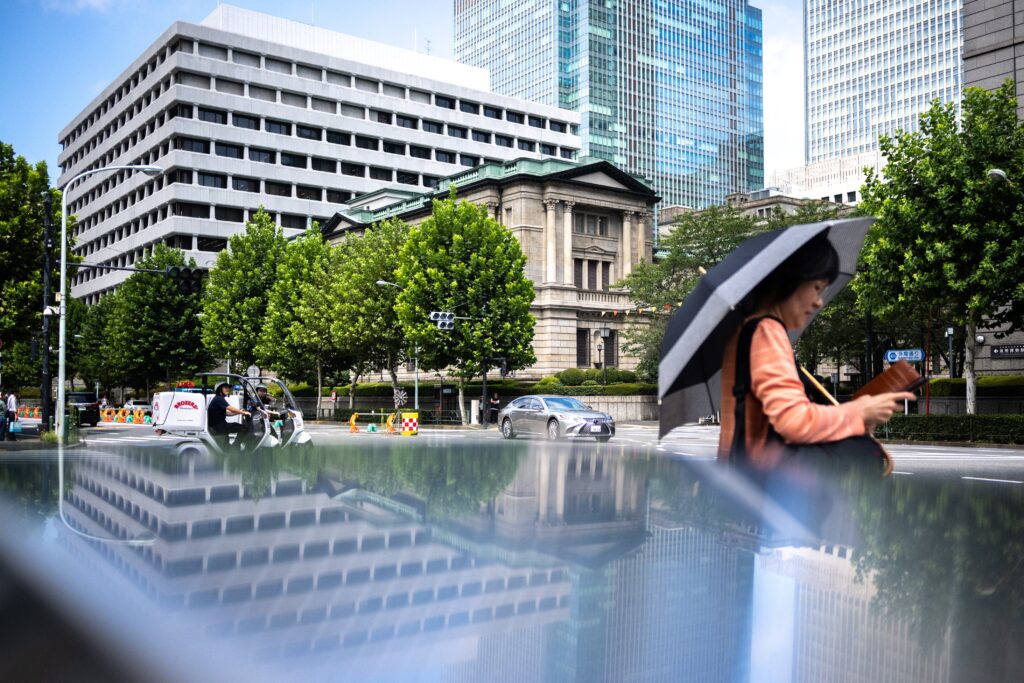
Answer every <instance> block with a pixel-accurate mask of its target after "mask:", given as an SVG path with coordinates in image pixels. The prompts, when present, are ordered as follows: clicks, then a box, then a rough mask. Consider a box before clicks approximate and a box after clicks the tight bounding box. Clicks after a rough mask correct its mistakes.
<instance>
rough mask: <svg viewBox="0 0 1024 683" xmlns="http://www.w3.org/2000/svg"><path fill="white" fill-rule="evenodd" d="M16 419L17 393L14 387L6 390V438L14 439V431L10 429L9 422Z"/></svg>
mask: <svg viewBox="0 0 1024 683" xmlns="http://www.w3.org/2000/svg"><path fill="white" fill-rule="evenodd" d="M17 419H18V394H17V392H16V391H15V390H14V389H11V390H10V391H8V392H7V424H6V425H5V429H6V432H7V440H8V441H14V440H15V437H14V432H12V431H11V423H12V422H14V421H15V420H17Z"/></svg>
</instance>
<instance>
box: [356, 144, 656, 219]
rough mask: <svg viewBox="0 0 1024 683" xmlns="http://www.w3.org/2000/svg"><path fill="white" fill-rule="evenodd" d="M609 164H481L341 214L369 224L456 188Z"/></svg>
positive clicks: (562, 161) (424, 204) (585, 161)
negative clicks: (411, 193)
mask: <svg viewBox="0 0 1024 683" xmlns="http://www.w3.org/2000/svg"><path fill="white" fill-rule="evenodd" d="M606 163H608V162H606V161H604V160H603V159H596V158H593V157H583V158H581V159H579V160H578V161H568V160H566V159H527V158H522V159H513V160H512V161H506V162H501V163H487V164H481V165H480V166H477V167H476V168H471V169H468V170H466V171H463V172H462V173H458V174H456V175H453V176H448V177H447V178H444V179H443V180H441V181H440V182H439V183H438V184H437V187H436V188H435V189H433V190H430V191H428V192H424V193H422V194H420V195H418V196H416V197H410V198H409V199H406V200H404V201H401V202H395V203H394V204H389V205H387V206H384V207H381V208H379V209H376V210H373V211H371V210H369V209H359V208H355V209H348V210H346V211H342V212H341V214H342V215H343V216H344V217H345V218H347V219H348V220H350V221H352V222H354V223H358V224H362V225H367V224H370V223H376V222H378V221H382V220H386V219H388V218H392V217H394V216H399V215H402V214H405V213H409V212H413V211H416V210H419V209H423V208H428V207H429V206H430V203H431V201H432V200H433V199H434V198H435V197H444V196H447V195H448V190H449V188H450V187H451V186H452V185H454V186H455V187H456V188H459V187H465V186H467V185H472V184H474V183H478V182H480V181H484V180H494V181H502V180H507V179H509V178H512V177H514V176H534V177H538V178H540V177H543V176H548V175H554V174H555V173H561V172H563V171H569V170H580V169H584V168H586V167H587V166H599V165H601V164H606ZM630 177H632V178H633V179H634V180H636V181H637V182H638V183H640V184H642V185H644V186H645V187H648V188H649V187H650V184H649V183H648V182H647V181H646V179H644V178H642V177H639V176H635V175H631V176H630ZM373 194H375V193H370V196H372V195H373ZM364 196H367V195H364Z"/></svg>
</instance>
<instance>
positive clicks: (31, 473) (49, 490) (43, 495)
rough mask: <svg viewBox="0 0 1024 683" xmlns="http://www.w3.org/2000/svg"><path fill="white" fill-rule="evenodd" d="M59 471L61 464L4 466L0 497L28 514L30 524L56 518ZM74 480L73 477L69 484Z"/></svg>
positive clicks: (0, 465) (0, 469) (1, 467)
mask: <svg viewBox="0 0 1024 683" xmlns="http://www.w3.org/2000/svg"><path fill="white" fill-rule="evenodd" d="M66 466H67V467H70V464H67V465H66ZM56 467H57V463H55V462H51V461H50V460H45V461H44V460H41V459H40V460H35V459H33V460H27V461H20V462H18V461H14V462H11V461H5V462H0V493H2V495H3V497H4V498H6V499H7V501H8V502H9V503H10V504H11V505H12V507H13V509H15V510H19V511H22V512H24V516H25V519H26V520H29V521H32V520H35V521H38V520H40V519H42V518H47V517H52V516H53V515H55V514H56V513H57V481H58V480H57V470H56ZM72 480H73V478H72V477H71V476H70V475H69V476H68V481H69V482H70V481H72ZM67 488H70V486H68V487H67Z"/></svg>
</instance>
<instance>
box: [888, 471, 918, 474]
mask: <svg viewBox="0 0 1024 683" xmlns="http://www.w3.org/2000/svg"><path fill="white" fill-rule="evenodd" d="M892 473H893V474H913V472H900V471H898V470H893V471H892Z"/></svg>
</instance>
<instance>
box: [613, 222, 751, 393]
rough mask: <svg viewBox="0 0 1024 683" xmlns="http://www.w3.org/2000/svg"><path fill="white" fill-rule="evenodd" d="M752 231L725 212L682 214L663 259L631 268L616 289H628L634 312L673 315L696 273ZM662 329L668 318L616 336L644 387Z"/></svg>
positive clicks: (653, 371) (654, 371)
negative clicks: (639, 308) (650, 309)
mask: <svg viewBox="0 0 1024 683" xmlns="http://www.w3.org/2000/svg"><path fill="white" fill-rule="evenodd" d="M757 229H758V227H757V222H756V220H755V219H754V218H752V217H751V216H746V215H744V214H743V213H741V212H740V211H739V210H738V209H736V208H734V207H731V206H712V207H709V208H707V209H705V210H704V211H701V212H699V213H698V212H694V213H685V214H682V215H680V216H679V217H678V218H677V219H676V222H675V225H673V227H672V232H671V233H669V234H668V236H667V237H665V238H664V239H663V240H662V241H661V245H660V247H661V250H662V251H663V252H664V254H665V256H664V258H661V259H658V260H657V261H655V262H653V263H648V262H643V263H638V264H636V266H634V267H633V271H632V272H631V273H630V274H629V275H628V276H626V277H625V278H624V279H623V280H621V281H619V282H618V283H616V286H619V287H626V288H628V289H629V293H630V300H631V301H632V302H633V303H634V304H635V305H637V306H642V307H648V306H653V307H655V308H657V309H658V310H664V308H665V306H666V305H668V306H670V307H671V308H673V309H674V308H675V307H676V306H677V305H678V304H679V302H680V301H682V300H683V299H685V298H686V297H687V296H688V295H689V293H690V292H691V291H692V290H693V288H694V287H695V286H696V284H697V281H698V280H699V279H700V269H701V268H704V269H705V270H707V269H710V268H711V267H712V266H714V265H715V264H716V263H718V262H719V261H721V260H722V259H723V258H725V256H726V255H727V254H728V253H729V252H731V251H732V250H733V249H735V248H736V246H737V245H739V243H740V242H742V241H743V240H745V239H746V238H747V237H749V236H750V235H752V234H753V233H754V232H756V231H757ZM667 325H668V316H661V315H659V316H655V317H653V318H652V319H645V321H644V323H642V324H636V325H632V326H631V327H628V328H627V329H626V330H625V331H624V333H623V335H622V338H623V351H625V352H626V353H627V354H629V355H633V356H636V357H638V358H639V363H638V365H637V369H636V371H637V375H638V376H639V377H640V378H641V379H643V380H644V381H653V380H654V378H656V377H657V376H658V361H659V359H660V357H661V340H662V339H663V338H664V336H665V328H666V326H667Z"/></svg>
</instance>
